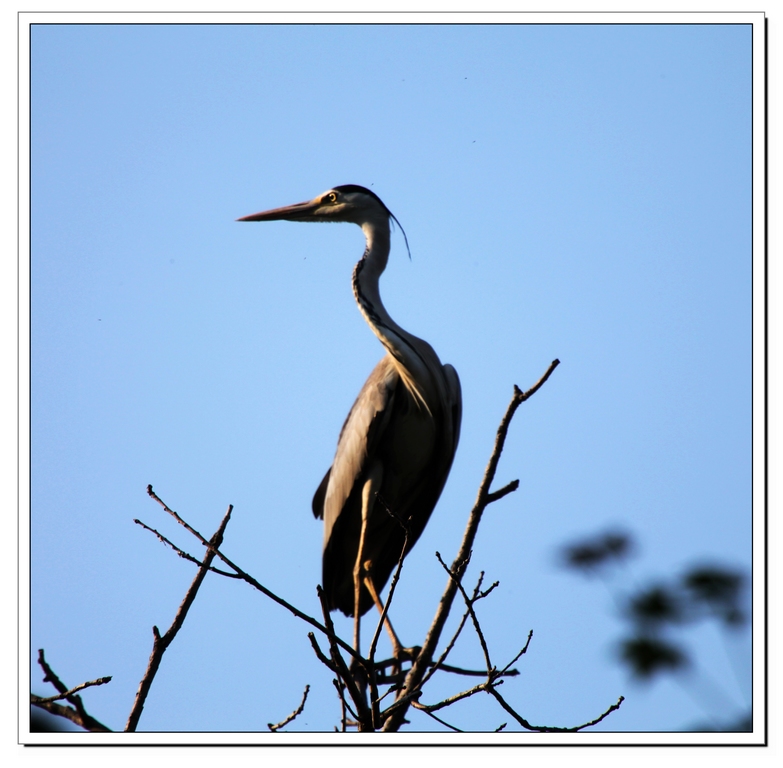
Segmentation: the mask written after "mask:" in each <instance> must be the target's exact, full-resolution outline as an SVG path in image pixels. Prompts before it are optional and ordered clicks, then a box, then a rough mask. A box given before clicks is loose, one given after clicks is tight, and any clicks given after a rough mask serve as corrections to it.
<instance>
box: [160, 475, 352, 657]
mask: <svg viewBox="0 0 783 768" xmlns="http://www.w3.org/2000/svg"><path fill="white" fill-rule="evenodd" d="M147 493H148V494H149V495H150V497H151V498H153V499H155V501H157V502H158V504H160V505H161V506H162V507H163V509H165V510H166V512H168V513H169V514H170V515H171V516H172V517H173V518H174V519H175V520H177V522H179V523H180V525H182V526H183V527H185V528H186V529H187V530H188V531H190V533H192V534H193V535H194V536H195V537H196V538H197V539H198V540H199V541H200V542H201V543H202V544H203V545H204V546H205V547H207V548H208V549H210V550H213V549H214V552H215V554H216V555H217V557H219V558H220V559H221V560H222V561H223V562H224V563H225V564H226V565H227V566H228V567H229V568H231V569H232V570H233V571H234V572H235V573H237V574H238V576H239V577H240V578H241V579H242V580H243V581H246V582H247V583H248V584H250V586H251V587H253V588H255V589H257V590H258V591H259V592H261V593H262V594H264V595H266V596H267V597H268V598H269V599H270V600H274V602H276V603H277V604H278V605H282V606H283V608H286V609H287V610H289V611H290V612H291V613H293V614H294V616H296V617H298V618H300V619H302V621H305V622H307V623H308V624H310V626H313V627H315V628H316V629H317V630H319V631H320V632H323V634H325V635H327V636H328V634H329V632H328V631H327V629H326V627H325V626H324V625H323V624H321V623H320V622H319V621H316V619H314V618H313V617H312V616H308V615H307V614H306V613H304V612H302V611H300V610H299V609H298V608H296V607H294V606H293V605H291V604H290V603H288V602H286V601H285V600H283V598H282V597H278V596H277V595H276V594H275V593H274V592H272V591H271V590H269V589H267V588H266V587H265V586H264V585H263V584H261V583H259V582H258V581H257V580H256V579H254V578H253V577H252V576H251V575H250V574H249V573H246V572H245V571H243V570H242V569H241V568H240V567H239V566H238V565H236V564H235V563H233V562H231V560H229V559H228V558H227V557H226V556H225V555H224V554H223V553H222V552H221V551H220V550H219V549H218V548H217V547H213V546H212V544H211V543H210V542H209V541H207V540H206V539H205V538H204V537H203V536H202V535H201V534H200V533H199V532H198V531H197V530H195V529H194V528H192V527H191V526H190V525H188V523H186V522H185V521H184V520H183V519H182V518H181V517H180V516H179V515H178V514H177V513H176V512H175V511H174V510H173V509H171V508H170V507H168V506H167V505H166V504H165V502H163V501H162V500H161V499H160V497H159V496H158V495H157V494H156V493H155V492H154V491H153V490H152V486H151V485H148V486H147ZM334 639H335V642H336V643H337V645H339V646H340V648H342V649H343V650H344V651H345V652H346V653H348V654H350V655H351V656H354V657H356V658H361V656H360V655H359V654H357V653H356V651H354V649H353V648H351V646H350V645H348V643H346V642H345V641H344V640H342V639H341V638H339V637H337V636H336V635H335V636H334Z"/></svg>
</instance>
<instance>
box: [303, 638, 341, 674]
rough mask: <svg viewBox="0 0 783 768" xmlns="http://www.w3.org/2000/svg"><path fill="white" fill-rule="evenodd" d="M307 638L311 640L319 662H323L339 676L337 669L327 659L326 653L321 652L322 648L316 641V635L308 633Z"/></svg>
mask: <svg viewBox="0 0 783 768" xmlns="http://www.w3.org/2000/svg"><path fill="white" fill-rule="evenodd" d="M307 637H308V638H309V639H310V645H312V646H313V650H314V651H315V655H316V656H317V657H318V661H320V662H321V664H323V665H324V666H325V667H327V668H328V669H330V670H331V671H332V672H334V674H337V667H335V665H334V664H333V663H332V662H331V661H330V660H329V659H327V658H326V656H325V655H324V652H323V651H322V650H321V648H320V646H319V645H318V642H317V641H316V639H315V635H314V634H313V633H312V632H308V633H307Z"/></svg>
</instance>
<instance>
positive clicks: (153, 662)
mask: <svg viewBox="0 0 783 768" xmlns="http://www.w3.org/2000/svg"><path fill="white" fill-rule="evenodd" d="M147 491H148V493H151V492H152V486H149V487H148V489H147ZM232 509H233V507H232V506H231V505H230V504H229V506H228V509H227V510H226V514H225V515H224V516H223V520H221V522H220V526H219V527H218V529H217V531H215V534H214V536H212V538H211V539H210V541H209V542H207V551H206V552H205V553H204V562H203V563H201V565H200V567H199V569H198V572H197V573H196V576H195V578H194V579H193V583H192V584H191V585H190V587H189V589H188V591H187V593H186V594H185V597H184V598H183V600H182V602H181V603H180V606H179V608H178V610H177V613H176V615H175V616H174V621H173V622H172V623H171V626H170V627H169V628H168V629H167V630H166V632H165V633H164V634H163V635H161V634H160V632H159V631H158V628H157V627H153V628H152V635H153V642H152V653H151V654H150V660H149V663H148V664H147V671H146V672H145V673H144V677H142V679H141V682H140V683H139V689H138V691H137V692H136V699H135V700H134V702H133V707H132V709H131V712H130V715H129V716H128V722H127V723H126V724H125V731H126V732H128V731H130V732H133V731H135V730H136V728H137V727H138V724H139V718H140V717H141V713H142V710H143V709H144V702H145V701H146V699H147V694H148V693H149V691H150V687H151V686H152V681H153V680H154V679H155V675H156V673H157V671H158V667H160V662H161V660H162V659H163V654H164V653H165V652H166V649H167V648H168V647H169V645H171V643H172V641H173V640H174V638H175V637H176V636H177V633H178V632H179V630H180V628H181V627H182V625H183V623H184V622H185V617H186V616H187V615H188V611H189V610H190V606H191V605H193V601H194V600H195V599H196V594H197V593H198V590H199V587H200V586H201V584H202V582H203V581H204V578H205V577H206V575H207V572H208V571H209V566H210V565H211V563H212V560H213V559H214V558H215V555H216V553H217V548H218V547H219V546H220V545H221V543H222V542H223V534H224V532H225V530H226V526H227V525H228V521H229V520H230V519H231V510H232ZM177 519H179V520H181V518H179V516H178V515H177ZM181 522H182V523H183V525H185V527H187V528H188V529H189V530H192V529H191V528H190V526H188V525H187V523H185V522H184V521H181Z"/></svg>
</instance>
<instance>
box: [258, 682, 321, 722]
mask: <svg viewBox="0 0 783 768" xmlns="http://www.w3.org/2000/svg"><path fill="white" fill-rule="evenodd" d="M308 693H310V686H309V685H306V686H305V689H304V696H302V703H301V704H300V705H299V706H298V707H297V708H296V709H295V710H294V711H293V712H292V713H291V714H290V715H289V716H288V717H287V718H286V719H285V720H281V721H280V722H279V723H278V724H277V725H272V723H267V724H266V727H267V728H269V730H270V731H272V733H274V732H275V731H279V730H280V729H281V728H283V727H284V726H286V725H288V724H289V723H290V722H292V721H293V720H295V719H296V718H297V717H298V716H299V715H301V714H302V711H303V710H304V707H305V702H306V701H307V694H308Z"/></svg>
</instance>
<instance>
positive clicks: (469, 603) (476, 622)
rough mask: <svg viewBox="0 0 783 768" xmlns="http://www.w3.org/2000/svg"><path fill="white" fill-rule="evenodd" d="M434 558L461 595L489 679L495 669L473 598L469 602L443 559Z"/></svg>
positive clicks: (438, 553)
mask: <svg viewBox="0 0 783 768" xmlns="http://www.w3.org/2000/svg"><path fill="white" fill-rule="evenodd" d="M435 557H437V558H438V562H439V563H440V564H441V565H442V566H443V568H444V570H445V571H446V573H448V574H449V576H451V578H452V579H454V581H455V582H456V584H457V589H458V590H459V591H460V594H461V595H462V599H463V600H464V601H465V606H466V607H467V609H468V613H469V614H470V618H471V619H472V620H473V628H474V629H475V630H476V634H477V635H478V639H479V642H480V643H481V650H482V651H484V661H485V662H486V665H487V675H488V676H489V677H490V678H491V677H492V672H493V670H494V669H495V668H494V666H493V665H492V661H490V658H489V648H488V647H487V641H486V640H485V639H484V633H483V632H482V631H481V625H480V624H479V620H478V616H476V612H475V611H474V610H473V603H474V602H475V598H474V599H473V600H471V599H470V598H469V597H468V594H467V592H465V588H464V587H463V586H462V582H461V581H459V580H458V579H457V577H456V576H455V575H454V574H453V573H452V572H451V571H450V570H449V567H448V566H447V565H446V563H444V562H443V559H442V558H441V556H440V552H436V553H435ZM482 576H483V573H482Z"/></svg>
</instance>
